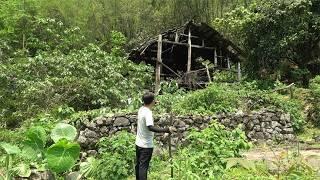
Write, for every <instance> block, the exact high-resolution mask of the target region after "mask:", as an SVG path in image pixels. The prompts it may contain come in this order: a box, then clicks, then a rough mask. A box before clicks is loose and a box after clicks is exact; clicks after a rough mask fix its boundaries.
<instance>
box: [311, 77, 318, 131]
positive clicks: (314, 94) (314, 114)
mask: <svg viewBox="0 0 320 180" xmlns="http://www.w3.org/2000/svg"><path fill="white" fill-rule="evenodd" d="M310 90H311V103H312V109H311V112H310V114H309V115H310V116H311V119H312V120H313V122H314V124H315V125H317V126H320V76H317V77H315V78H314V79H312V80H311V81H310Z"/></svg>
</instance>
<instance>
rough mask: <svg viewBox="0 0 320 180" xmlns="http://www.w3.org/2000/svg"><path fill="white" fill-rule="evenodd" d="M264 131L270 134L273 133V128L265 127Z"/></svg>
mask: <svg viewBox="0 0 320 180" xmlns="http://www.w3.org/2000/svg"><path fill="white" fill-rule="evenodd" d="M265 131H266V132H267V133H270V134H272V133H273V129H266V130H265Z"/></svg>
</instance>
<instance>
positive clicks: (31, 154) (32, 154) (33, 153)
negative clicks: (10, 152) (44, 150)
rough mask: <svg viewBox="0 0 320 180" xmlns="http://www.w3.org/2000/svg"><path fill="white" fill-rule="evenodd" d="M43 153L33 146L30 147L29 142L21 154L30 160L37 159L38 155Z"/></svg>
mask: <svg viewBox="0 0 320 180" xmlns="http://www.w3.org/2000/svg"><path fill="white" fill-rule="evenodd" d="M39 154H40V155H41V153H40V152H39V151H37V150H35V149H33V148H32V147H30V146H29V145H28V144H26V145H25V146H24V147H23V148H22V149H21V154H20V156H21V157H22V158H26V159H29V160H36V159H37V158H38V155H39Z"/></svg>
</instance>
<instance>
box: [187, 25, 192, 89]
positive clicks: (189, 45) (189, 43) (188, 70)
mask: <svg viewBox="0 0 320 180" xmlns="http://www.w3.org/2000/svg"><path fill="white" fill-rule="evenodd" d="M191 51H192V44H191V31H190V29H189V34H188V64H187V76H186V78H187V84H188V86H189V88H191V74H190V71H191V55H192V54H191V53H192V52H191Z"/></svg>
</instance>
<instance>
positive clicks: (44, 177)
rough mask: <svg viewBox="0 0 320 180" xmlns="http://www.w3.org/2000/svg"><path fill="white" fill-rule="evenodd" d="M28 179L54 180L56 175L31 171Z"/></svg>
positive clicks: (48, 172)
mask: <svg viewBox="0 0 320 180" xmlns="http://www.w3.org/2000/svg"><path fill="white" fill-rule="evenodd" d="M28 179H32V180H54V179H55V178H54V175H53V174H52V173H51V172H50V171H44V172H39V171H37V170H36V169H32V170H31V175H30V177H29V178H28Z"/></svg>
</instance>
